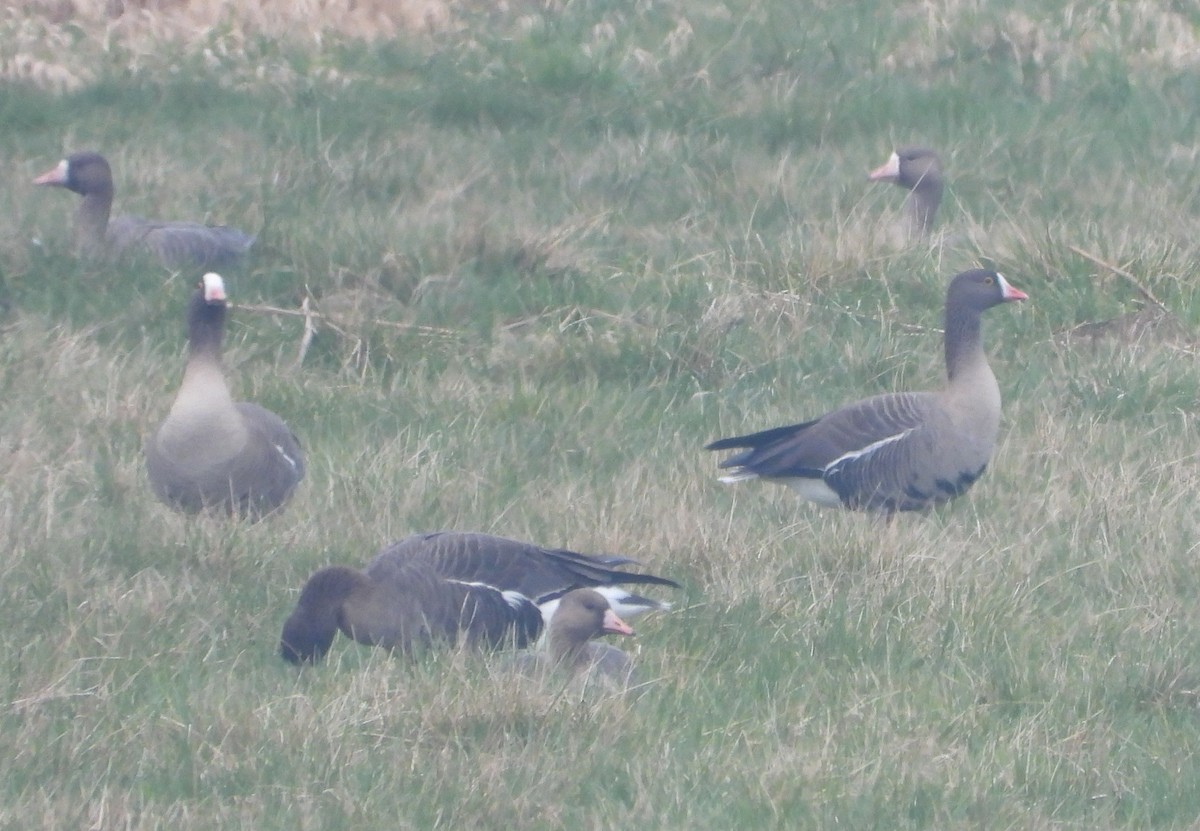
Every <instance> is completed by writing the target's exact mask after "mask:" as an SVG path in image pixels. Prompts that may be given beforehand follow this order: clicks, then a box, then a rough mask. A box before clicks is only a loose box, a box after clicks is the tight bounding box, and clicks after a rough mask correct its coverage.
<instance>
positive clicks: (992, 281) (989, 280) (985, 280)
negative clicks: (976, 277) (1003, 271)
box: [983, 274, 996, 286]
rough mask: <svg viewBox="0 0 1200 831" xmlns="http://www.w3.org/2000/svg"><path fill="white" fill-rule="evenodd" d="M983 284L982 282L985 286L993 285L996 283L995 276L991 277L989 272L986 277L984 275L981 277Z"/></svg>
mask: <svg viewBox="0 0 1200 831" xmlns="http://www.w3.org/2000/svg"><path fill="white" fill-rule="evenodd" d="M983 284H984V285H985V286H992V285H995V284H996V278H995V277H992V276H991V275H990V274H989V275H988V276H987V277H984V278H983Z"/></svg>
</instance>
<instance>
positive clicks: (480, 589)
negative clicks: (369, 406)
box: [280, 532, 679, 663]
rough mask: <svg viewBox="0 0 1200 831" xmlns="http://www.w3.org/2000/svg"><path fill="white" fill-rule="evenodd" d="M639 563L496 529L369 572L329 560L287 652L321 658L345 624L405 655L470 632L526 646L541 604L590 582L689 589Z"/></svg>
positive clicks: (404, 544) (415, 539) (433, 537)
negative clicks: (640, 569)
mask: <svg viewBox="0 0 1200 831" xmlns="http://www.w3.org/2000/svg"><path fill="white" fill-rule="evenodd" d="M633 563H634V561H633V560H630V559H628V558H626V557H613V556H592V555H587V554H579V553H577V552H574V551H566V550H563V549H551V548H542V547H541V546H537V545H533V544H532V543H526V542H518V541H516V540H509V539H505V538H503V537H494V536H491V535H490V534H475V533H456V532H438V533H433V534H416V535H413V536H411V537H407V538H405V539H403V540H400V541H399V542H396V543H393V544H392V545H390V546H388V547H387V548H385V549H384V550H383V551H381V552H380V553H379V554H378V555H377V556H376V557H375V559H374V560H372V561H371V563H370V565H368V566H367V568H366V570H365V571H359V570H358V569H353V568H348V567H346V566H329V567H327V568H323V569H320V570H319V571H317V572H316V573H314V574H313V575H312V576H311V577H310V578H309V579H308V582H307V583H306V584H305V586H304V589H303V590H302V591H301V593H300V599H299V601H298V602H297V604H296V608H295V610H294V611H293V612H292V614H291V616H290V617H288V619H287V622H286V623H284V626H283V634H282V636H281V638H280V654H281V655H282V656H283V657H284V658H286V659H287V660H289V661H291V662H293V663H300V662H304V661H316V660H319V659H320V658H321V657H323V656H324V655H325V653H326V652H327V651H328V650H329V647H330V645H331V644H332V643H333V638H334V635H335V634H336V633H337V632H338V630H339V629H340V630H341V631H342V632H343V633H344V634H345V635H346V636H347V637H350V638H353V639H355V640H357V641H358V642H359V643H363V644H368V645H376V646H382V647H385V648H387V649H397V650H400V651H401V652H410V651H411V650H412V649H413V648H415V647H422V646H426V645H428V644H430V643H433V642H446V643H450V644H453V643H457V641H458V639H459V638H460V637H465V638H466V640H467V642H468V643H470V644H472V645H479V646H510V645H511V646H516V647H518V648H520V647H524V646H526V645H528V644H530V643H532V642H533V641H534V640H535V639H536V638H537V636H538V634H539V633H540V632H541V630H542V627H543V625H544V622H545V619H544V618H543V615H542V612H541V610H540V609H539V608H538V602H539V601H541V600H545V599H548V598H550V597H559V596H561V595H562V594H563V593H564V592H567V591H570V590H571V589H575V588H585V587H615V586H619V585H621V584H641V585H659V586H671V587H672V588H678V587H679V584H678V583H676V582H675V581H674V580H668V579H667V578H665V577H658V576H656V575H653V574H638V573H635V572H629V571H622V570H621V567H622V566H626V565H631V564H633ZM605 602H606V604H607V601H605ZM630 608H633V609H635V610H636V609H637V608H639V607H636V606H631V607H630ZM640 608H641V609H642V610H645V609H646V608H648V606H647V605H645V604H643V605H641V606H640Z"/></svg>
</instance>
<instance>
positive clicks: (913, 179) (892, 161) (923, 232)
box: [867, 147, 943, 239]
mask: <svg viewBox="0 0 1200 831" xmlns="http://www.w3.org/2000/svg"><path fill="white" fill-rule="evenodd" d="M867 176H868V178H869V179H871V181H873V182H892V183H893V184H896V185H899V186H900V187H902V188H905V189H906V190H908V191H909V194H908V199H907V200H905V205H904V211H905V214H906V215H907V217H908V234H909V236H910V238H914V239H915V238H919V237H924V236H928V234H929V232H930V231H932V230H933V220H934V217H936V216H937V210H938V206H939V205H941V204H942V189H943V182H942V160H941V157H940V156H938V154H937V153H936V152H935V151H933V150H930V149H929V148H926V147H901V148H900V149H898V150H895V151H894V152H893V153H892V155H891V156H890V157H889V158H888V160H887V161H886V162H884V163H883V164H882V165H880V166H879V167H877V168H875V169H874V170H872V171H871V172H870V173H869V174H867Z"/></svg>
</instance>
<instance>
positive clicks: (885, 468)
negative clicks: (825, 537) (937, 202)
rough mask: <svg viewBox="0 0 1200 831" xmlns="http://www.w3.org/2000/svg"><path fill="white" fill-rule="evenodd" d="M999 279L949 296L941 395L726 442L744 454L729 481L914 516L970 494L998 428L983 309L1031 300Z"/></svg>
mask: <svg viewBox="0 0 1200 831" xmlns="http://www.w3.org/2000/svg"><path fill="white" fill-rule="evenodd" d="M1027 297H1028V296H1027V295H1026V294H1025V293H1024V292H1023V291H1021V290H1019V289H1016V288H1014V287H1013V286H1011V285H1009V283H1008V281H1007V280H1005V279H1004V277H1002V276H1001V275H1000V274H999V273H997V272H995V271H988V270H985V269H975V270H972V271H965V272H963V273H962V274H959V275H958V276H956V277H955V278H954V279H953V280H952V281H951V282H950V286H949V288H948V289H947V291H946V307H945V333H944V344H943V345H944V348H945V357H946V376H947V381H946V385H945V387H944V388H943V389H941V390H939V391H937V392H900V393H888V394H884V395H877V396H874V397H872V398H867V399H864V400H862V401H858V402H855V403H853V404H848V405H846V406H844V407H841V408H840V409H837V410H834V411H833V412H831V413H829V414H827V415H824V416H822V417H820V418H817V419H813V420H812V421H806V422H803V423H801V424H793V425H789V426H787V427H777V428H775V429H772V430H765V431H763V432H760V433H752V434H750V435H745V436H735V437H733V438H727V439H720V440H718V441H714V442H712V443H711V444H709V445H708V446H707V449H709V450H730V449H738V450H741V451H742V452H740V453H737V454H735V455H733V456H731V457H729V458H727V459H725V460H724V461H722V462H721V464H720V467H722V468H725V469H729V470H730V473H728V474H727V475H725V476H723V477H722V479H721V481H723V482H740V481H743V480H746V479H756V478H762V479H767V480H770V481H776V482H782V483H784V484H787V485H790V486H791V487H792V488H794V489H795V490H796V491H797V492H798V493H799V494H800V495H801V496H803V497H805V498H807V499H809V500H811V501H813V502H815V503H817V504H818V505H824V506H830V507H833V506H839V505H840V506H844V507H847V508H860V509H867V510H877V511H884V512H887V513H889V514H891V513H894V512H896V511H916V510H924V509H926V508H930V507H933V506H934V505H937V504H939V503H942V502H946V501H947V500H949V499H952V498H954V497H956V496H958V495H960V494H962V493H963V492H965V491H966V490H967V489H968V488H969V487H970V486H971V485H972V484H973V483H974V482H975V481H976V480H977V479H978V478H979V477H980V476H981V475H982V474H983V472H984V469H985V468H986V467H987V464H988V462H989V460H990V459H991V456H992V451H993V449H994V448H995V446H996V438H997V435H998V433H999V430H1000V388H999V385H998V384H997V383H996V376H995V375H994V374H992V370H991V367H989V366H988V362H987V356H986V355H985V354H984V351H983V339H982V334H981V319H982V315H983V312H984V311H986V310H987V309H990V308H991V307H993V306H996V305H998V304H1000V303H1007V302H1012V301H1017V300H1025V299H1027Z"/></svg>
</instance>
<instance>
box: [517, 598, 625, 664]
mask: <svg viewBox="0 0 1200 831" xmlns="http://www.w3.org/2000/svg"><path fill="white" fill-rule="evenodd" d="M547 629H548V635H547V637H546V648H545V649H544V650H539V651H535V652H525V653H523V654H521V655H519V656H517V660H516V665H517V667H518V668H519V669H520V670H521V671H522V672H524V673H525V674H527V675H532V676H544V675H548V674H549V673H551V672H553V671H556V670H558V671H564V672H567V673H569V674H570V675H572V676H575V677H580V676H583V677H586V678H589V679H590V678H595V677H597V676H598V677H600V678H602V679H603V680H605V681H608V682H613V683H615V684H617V685H619V686H620V687H628V686H630V685H631V684H633V683H634V682H635V680H636V679H635V677H634V668H633V661H632V660H631V659H630V657H629V655H628V654H627V653H626V652H625V651H624V650H622V649H618V648H617V647H615V646H613V645H612V644H607V643H594V642H593V641H592V638H598V637H600V636H601V635H609V634H612V635H633V634H634V632H633V629H632V628H630V626H629V624H627V623H626V622H625V621H623V620H621V617H620V616H619V615H618V614H617V613H616V612H614V611H613V609H612V606H611V605H609V602H608V600H606V599H605V598H604V596H603V595H601V594H600V593H599V592H597V591H595V590H594V589H575V590H574V591H570V592H567V593H566V594H565V595H563V597H562V602H561V603H560V604H559V606H558V609H557V610H556V611H555V613H554V615H553V616H552V617H550V618H549V622H548V624H547Z"/></svg>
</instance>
